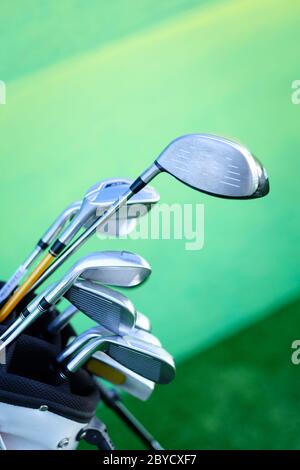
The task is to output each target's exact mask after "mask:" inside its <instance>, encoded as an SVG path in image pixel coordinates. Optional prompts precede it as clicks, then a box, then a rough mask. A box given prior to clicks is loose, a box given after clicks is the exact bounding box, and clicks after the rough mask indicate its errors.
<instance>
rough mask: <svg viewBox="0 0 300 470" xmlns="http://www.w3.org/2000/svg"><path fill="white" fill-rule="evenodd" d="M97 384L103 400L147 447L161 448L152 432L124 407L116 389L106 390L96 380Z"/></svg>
mask: <svg viewBox="0 0 300 470" xmlns="http://www.w3.org/2000/svg"><path fill="white" fill-rule="evenodd" d="M97 386H98V390H99V392H100V396H101V398H102V400H103V402H104V403H105V404H106V405H107V406H108V407H109V408H111V409H112V410H113V411H114V412H115V413H116V414H117V415H118V416H119V417H120V418H121V419H122V420H123V421H124V422H125V423H126V424H127V425H128V426H129V428H130V429H131V430H132V431H133V432H134V433H135V434H136V435H137V436H139V438H140V439H141V440H142V441H143V442H144V444H146V446H147V447H149V448H150V449H154V450H163V447H162V446H161V445H160V444H159V442H158V441H157V440H156V439H155V438H154V437H153V436H152V434H150V433H149V431H148V430H147V429H146V428H145V427H144V426H143V425H142V424H141V423H140V421H139V420H138V419H137V418H136V417H135V416H134V415H133V414H132V413H131V412H130V411H129V410H128V409H127V408H126V406H125V405H124V403H123V402H122V401H121V399H120V396H119V394H118V393H117V391H116V390H114V389H113V390H107V389H106V388H104V387H103V386H102V385H101V384H100V383H98V382H97Z"/></svg>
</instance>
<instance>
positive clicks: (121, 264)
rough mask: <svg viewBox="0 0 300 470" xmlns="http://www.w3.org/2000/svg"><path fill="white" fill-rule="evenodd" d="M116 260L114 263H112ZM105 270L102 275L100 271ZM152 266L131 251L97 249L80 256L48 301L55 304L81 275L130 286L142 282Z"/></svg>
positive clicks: (83, 277)
mask: <svg viewBox="0 0 300 470" xmlns="http://www.w3.org/2000/svg"><path fill="white" fill-rule="evenodd" d="M111 263H114V266H112V265H111ZM101 273H102V274H101ZM150 273H151V268H150V266H149V264H148V263H147V261H146V260H144V259H143V258H142V257H140V256H138V255H135V254H134V253H129V252H122V254H120V252H111V251H110V252H95V253H91V254H89V255H87V256H85V257H84V258H81V259H80V260H79V261H77V263H75V264H74V265H73V267H72V268H71V269H70V270H69V271H68V272H67V274H66V275H65V276H64V277H63V278H62V279H61V281H59V282H58V283H57V284H56V287H55V288H54V289H52V291H51V293H50V294H49V295H48V296H47V298H46V301H47V302H48V303H50V304H55V303H56V302H57V301H58V300H59V298H60V297H62V296H63V295H64V294H65V292H67V291H68V289H69V288H70V287H71V286H72V284H73V283H74V281H75V280H76V279H78V278H79V277H80V278H81V279H85V280H89V281H93V282H94V283H95V282H103V283H104V282H107V283H108V282H109V284H110V285H118V286H123V287H125V286H126V287H130V286H134V285H137V284H140V283H141V282H143V281H144V280H145V279H146V278H147V277H148V276H149V275H150Z"/></svg>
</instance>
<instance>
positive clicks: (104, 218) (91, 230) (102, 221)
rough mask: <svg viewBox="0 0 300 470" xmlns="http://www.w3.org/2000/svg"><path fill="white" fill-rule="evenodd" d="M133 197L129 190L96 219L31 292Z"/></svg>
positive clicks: (45, 273) (53, 264)
mask: <svg viewBox="0 0 300 470" xmlns="http://www.w3.org/2000/svg"><path fill="white" fill-rule="evenodd" d="M133 195H134V192H133V191H131V190H130V189H129V190H128V191H127V192H126V193H125V194H124V195H123V196H122V197H121V198H120V199H119V200H118V201H116V202H114V203H113V204H112V206H111V207H110V208H109V209H108V210H107V211H106V212H105V213H104V214H103V216H102V217H100V218H99V219H97V220H96V221H95V222H94V223H93V225H91V226H90V227H89V228H88V229H87V230H86V231H85V232H84V233H83V234H82V235H80V237H78V238H77V239H76V240H75V241H74V242H73V243H72V244H71V245H70V246H69V247H68V248H67V249H66V250H65V251H64V252H63V253H62V254H61V255H60V256H59V257H58V258H57V259H56V261H54V263H52V265H51V266H50V267H49V268H48V269H47V270H46V271H45V272H44V274H43V275H42V276H41V277H40V278H39V279H38V280H37V282H36V283H35V284H34V285H33V287H32V289H31V290H35V289H37V288H38V287H39V286H40V285H41V284H42V283H43V282H44V281H45V280H46V279H48V277H49V276H51V274H52V273H53V272H54V271H55V270H56V269H58V268H59V267H60V266H61V265H62V264H63V263H64V262H65V260H66V259H68V258H69V256H71V255H72V254H73V253H75V252H76V251H77V250H78V249H79V248H80V247H81V246H82V245H83V244H84V242H85V241H86V240H88V238H90V237H91V236H92V235H93V234H94V233H95V232H96V230H97V228H98V227H99V226H101V225H104V224H105V223H106V222H107V221H108V220H109V218H110V217H111V216H112V215H113V214H114V213H115V212H116V211H117V210H118V209H119V208H120V207H122V206H123V205H124V204H126V202H127V201H128V200H129V199H130V198H131V197H132V196H133Z"/></svg>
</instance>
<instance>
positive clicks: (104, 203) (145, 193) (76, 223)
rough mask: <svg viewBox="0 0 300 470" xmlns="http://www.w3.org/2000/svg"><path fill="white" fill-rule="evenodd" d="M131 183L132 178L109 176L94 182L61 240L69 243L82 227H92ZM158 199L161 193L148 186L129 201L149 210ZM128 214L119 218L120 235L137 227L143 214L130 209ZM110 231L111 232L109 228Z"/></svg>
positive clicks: (118, 231)
mask: <svg viewBox="0 0 300 470" xmlns="http://www.w3.org/2000/svg"><path fill="white" fill-rule="evenodd" d="M131 183H132V180H129V179H127V178H109V179H106V180H103V181H100V182H99V183H96V184H94V185H93V186H92V187H91V188H90V189H88V191H87V192H86V194H85V196H84V198H83V201H82V205H81V208H80V211H79V212H78V214H77V216H76V217H75V218H74V220H73V221H72V223H71V224H70V225H69V226H68V227H67V228H66V230H65V231H64V232H63V234H61V235H60V237H59V242H60V243H62V244H63V245H67V244H68V243H69V242H70V241H71V240H72V238H73V237H74V235H75V234H76V233H77V232H78V231H79V230H80V228H82V227H84V226H85V227H90V226H91V225H92V224H93V223H94V221H95V220H96V219H97V218H99V217H100V216H101V214H103V213H104V212H105V211H106V210H107V209H108V207H110V206H111V204H112V203H113V202H114V201H115V200H116V199H118V198H119V197H120V196H121V195H122V194H124V192H126V191H127V190H128V189H129V187H130V184H131ZM158 201H159V194H158V193H157V192H156V191H155V189H154V188H151V187H148V188H144V189H143V190H142V191H141V192H140V193H139V194H137V195H136V196H135V197H133V198H132V199H131V200H130V201H128V205H143V208H144V210H145V212H147V211H149V210H150V209H151V207H152V205H153V204H156V203H157V202H158ZM127 214H128V217H127V216H125V217H124V218H123V219H122V218H121V220H119V226H118V227H117V229H118V230H117V234H119V235H126V234H127V233H130V232H131V231H132V230H133V229H134V228H135V225H136V219H137V218H138V217H139V216H140V215H141V214H140V212H139V211H128V212H126V215H127ZM108 226H109V225H108ZM113 227H114V225H113ZM103 230H104V229H103ZM112 232H113V233H112V234H113V235H116V233H114V229H112ZM108 233H110V231H109V229H108Z"/></svg>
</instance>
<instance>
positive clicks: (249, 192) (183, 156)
mask: <svg viewBox="0 0 300 470" xmlns="http://www.w3.org/2000/svg"><path fill="white" fill-rule="evenodd" d="M156 164H157V165H158V166H159V167H160V168H161V170H162V171H166V172H168V173H170V174H172V175H173V176H174V177H175V178H177V179H178V180H180V181H182V182H184V183H186V184H187V185H189V186H191V187H192V188H195V189H198V190H200V191H202V192H205V193H208V194H211V195H215V196H218V197H224V198H235V199H240V198H245V199H247V198H251V197H257V196H254V195H255V192H256V190H257V188H258V185H259V175H258V169H257V163H256V159H255V158H254V156H253V155H252V154H251V153H250V152H249V150H248V149H247V148H246V147H244V146H243V145H241V144H239V143H236V142H233V141H230V140H229V139H226V138H223V137H218V136H213V135H208V134H190V135H186V136H183V137H179V138H178V139H176V140H174V141H173V142H171V143H170V144H169V146H168V147H167V148H166V149H165V150H164V151H163V152H162V153H161V154H160V156H159V157H158V159H157V160H156Z"/></svg>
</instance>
